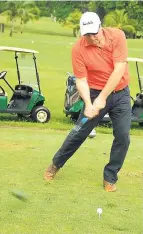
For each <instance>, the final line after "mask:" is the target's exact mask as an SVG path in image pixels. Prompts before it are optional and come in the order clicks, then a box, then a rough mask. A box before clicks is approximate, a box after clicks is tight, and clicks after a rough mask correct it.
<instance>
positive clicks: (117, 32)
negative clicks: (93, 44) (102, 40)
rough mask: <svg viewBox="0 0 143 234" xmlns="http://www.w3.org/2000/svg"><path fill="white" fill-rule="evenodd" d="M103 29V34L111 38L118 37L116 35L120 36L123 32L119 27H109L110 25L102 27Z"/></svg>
mask: <svg viewBox="0 0 143 234" xmlns="http://www.w3.org/2000/svg"><path fill="white" fill-rule="evenodd" d="M103 31H104V33H105V35H106V36H108V37H109V38H111V39H115V38H118V37H120V35H123V34H124V32H123V31H122V30H121V29H119V28H111V27H107V28H106V27H105V28H103Z"/></svg>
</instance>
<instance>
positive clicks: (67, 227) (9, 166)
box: [0, 128, 143, 234]
mask: <svg viewBox="0 0 143 234" xmlns="http://www.w3.org/2000/svg"><path fill="white" fill-rule="evenodd" d="M67 134H68V132H67V131H66V132H62V131H54V130H44V129H41V130H40V129H36V128H35V129H31V128H29V129H24V128H1V146H0V165H1V169H0V187H1V188H0V233H6V234H8V233H14V234H19V233H24V234H28V233H29V234H35V233H37V234H38V233H41V234H64V233H65V234H70V233H72V234H75V233H77V234H87V233H88V234H91V233H93V234H96V233H97V234H99V233H107V234H119V233H122V234H141V233H142V231H143V229H142V228H143V226H142V162H143V160H142V155H143V148H142V139H141V138H140V137H138V136H132V137H131V141H132V144H131V146H130V150H129V152H128V156H127V158H126V161H125V164H124V167H123V169H122V170H121V172H120V174H119V181H118V183H117V192H115V193H107V192H105V191H104V190H103V188H102V171H103V168H104V165H105V164H106V163H107V162H108V159H109V152H110V146H111V143H112V136H111V135H109V134H108V135H107V134H97V136H96V137H95V138H94V139H87V140H86V141H85V143H84V144H83V145H82V146H81V148H80V149H79V150H78V151H77V152H76V153H75V155H74V156H73V157H72V158H71V159H70V160H69V161H68V162H67V164H66V165H65V167H64V168H62V169H61V171H59V173H58V174H57V177H56V178H55V180H54V181H52V182H50V183H46V182H45V181H44V180H43V173H44V171H45V169H46V167H47V166H48V165H49V163H51V159H52V157H53V154H54V153H55V152H56V150H57V149H58V148H59V147H60V145H61V143H62V142H63V140H64V138H65V136H66V135H67ZM13 190H17V191H20V192H24V193H25V194H26V195H27V197H28V199H29V200H28V201H27V202H24V201H21V200H18V199H17V198H15V197H13V196H12V195H11V192H12V191H13ZM99 207H101V208H102V209H103V214H102V216H101V219H100V220H99V218H98V215H97V212H96V210H97V208H99Z"/></svg>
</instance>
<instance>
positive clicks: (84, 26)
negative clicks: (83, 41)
mask: <svg viewBox="0 0 143 234" xmlns="http://www.w3.org/2000/svg"><path fill="white" fill-rule="evenodd" d="M100 25H101V21H100V18H99V16H98V15H97V14H96V13H95V12H85V13H84V14H83V15H82V16H81V18H80V33H81V36H83V35H85V34H87V33H98V31H99V27H100Z"/></svg>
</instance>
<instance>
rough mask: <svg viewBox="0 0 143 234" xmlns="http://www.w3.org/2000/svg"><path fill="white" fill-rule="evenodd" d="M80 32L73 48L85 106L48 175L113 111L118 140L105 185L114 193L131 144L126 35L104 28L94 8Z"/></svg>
mask: <svg viewBox="0 0 143 234" xmlns="http://www.w3.org/2000/svg"><path fill="white" fill-rule="evenodd" d="M80 32H81V38H80V39H79V40H78V41H77V42H76V43H75V45H74V46H73V49H72V65H73V72H74V75H75V76H76V85H77V89H78V91H79V93H80V95H81V97H82V99H83V100H84V103H85V107H84V108H83V111H82V112H81V114H80V116H79V118H78V120H77V123H76V126H75V127H74V128H73V129H72V131H71V132H70V133H69V135H68V136H67V138H66V139H65V141H64V143H63V145H62V146H61V148H60V149H59V150H58V152H57V153H56V154H55V155H54V157H53V162H52V165H50V166H49V167H48V168H47V170H46V172H45V174H44V179H45V180H47V181H49V180H51V179H53V178H54V176H55V175H56V173H57V172H58V170H59V169H60V168H61V167H63V166H64V164H65V163H66V161H67V160H68V159H69V158H70V157H71V156H72V155H73V154H74V153H75V151H76V150H77V149H78V148H79V147H80V145H81V144H82V143H83V142H84V141H85V139H86V138H87V136H88V135H89V133H90V132H91V130H92V129H93V128H94V127H96V126H97V125H98V122H99V121H100V120H101V119H102V118H103V117H104V115H105V114H106V113H109V116H110V118H111V120H112V124H113V135H114V140H113V144H112V148H111V153H110V160H109V163H108V164H107V165H106V166H105V167H104V172H103V186H104V189H105V190H106V191H108V192H114V191H116V185H115V184H116V182H117V180H118V176H117V173H118V172H119V170H120V169H121V167H122V165H123V162H124V159H125V156H126V154H127V151H128V147H129V143H130V138H129V131H130V124H131V103H130V92H129V88H128V84H129V74H128V65H127V54H128V52H127V43H126V37H125V34H124V32H123V31H121V30H119V29H117V28H103V27H101V21H100V19H99V17H98V15H97V14H96V13H94V12H86V13H84V14H83V15H82V16H81V19H80ZM85 117H87V118H86V119H87V121H85ZM83 119H84V121H82V120H83ZM83 122H84V123H83Z"/></svg>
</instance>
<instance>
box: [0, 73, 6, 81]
mask: <svg viewBox="0 0 143 234" xmlns="http://www.w3.org/2000/svg"><path fill="white" fill-rule="evenodd" d="M6 73H7V71H2V72H0V79H3V78H4V77H5V75H6Z"/></svg>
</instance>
